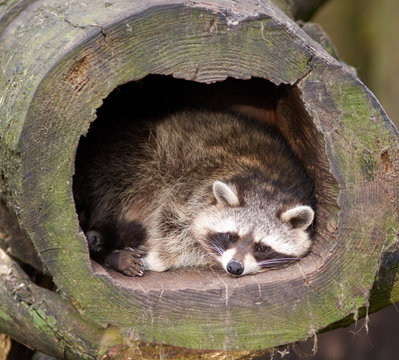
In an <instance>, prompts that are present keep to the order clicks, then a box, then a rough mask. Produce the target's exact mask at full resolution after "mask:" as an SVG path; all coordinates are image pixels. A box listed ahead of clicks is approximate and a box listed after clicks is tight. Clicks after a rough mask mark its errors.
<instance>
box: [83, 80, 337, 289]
mask: <svg viewBox="0 0 399 360" xmlns="http://www.w3.org/2000/svg"><path fill="white" fill-rule="evenodd" d="M300 96H301V94H300V91H299V90H298V89H297V88H296V87H295V86H291V85H284V84H281V85H279V86H276V85H274V84H273V83H271V82H269V81H267V80H265V79H259V78H253V79H251V80H239V79H234V78H228V79H226V80H225V81H222V82H217V83H213V84H203V83H198V82H194V81H188V80H183V79H175V78H173V77H170V76H162V75H148V76H147V77H145V78H143V79H141V80H138V81H134V82H130V83H127V84H124V85H121V86H119V87H117V88H116V89H115V90H114V91H112V92H111V94H110V95H109V96H108V97H107V98H105V99H104V102H103V104H102V106H101V107H100V108H98V109H97V117H96V119H95V120H94V121H93V122H92V123H91V126H90V129H89V131H88V133H87V134H86V135H84V139H81V141H80V142H79V146H78V149H77V154H76V158H77V159H80V163H84V159H85V151H96V150H98V148H99V147H101V141H99V140H97V138H98V137H99V138H100V139H104V134H111V133H113V131H115V129H123V128H124V127H126V126H128V125H130V124H131V123H132V122H137V121H138V120H140V121H141V120H143V119H145V118H154V117H162V116H165V115H166V114H168V113H173V112H176V111H179V110H183V109H207V110H210V111H231V110H233V111H236V112H238V113H242V114H244V115H246V116H250V117H253V118H255V119H257V120H258V121H260V122H263V123H266V124H268V125H270V126H272V127H274V128H276V129H278V130H279V131H280V132H281V133H282V134H283V136H284V137H285V139H286V140H287V142H288V143H289V145H290V146H291V148H292V149H293V150H294V152H295V153H296V155H297V156H298V158H299V159H300V160H301V161H302V162H303V164H304V165H305V167H306V169H307V172H308V175H309V176H310V178H311V180H312V181H313V182H314V184H315V196H316V199H317V204H316V221H315V222H314V224H313V226H312V238H313V241H314V244H313V249H312V251H311V254H310V255H309V259H307V260H305V259H303V260H302V261H301V262H300V263H298V264H297V265H294V266H292V267H290V268H288V269H280V270H278V271H273V274H270V273H269V274H264V275H256V276H258V277H259V278H260V276H262V279H261V280H260V279H259V280H260V281H262V282H264V281H266V282H269V281H286V280H287V279H296V280H298V281H301V280H303V278H306V273H307V272H308V271H309V269H311V270H313V269H314V264H315V263H319V262H320V259H324V258H325V257H326V256H327V255H328V254H329V253H332V252H333V251H332V248H333V247H334V246H335V245H336V239H334V237H333V236H332V234H333V233H334V232H335V228H336V219H337V216H338V205H337V202H336V198H337V195H338V194H337V192H336V189H337V183H336V181H335V179H334V178H333V176H332V175H331V173H330V172H329V163H328V160H327V158H326V155H325V154H324V153H323V152H321V151H320V149H323V145H322V144H323V138H322V136H321V134H320V133H319V132H318V131H317V129H316V127H315V125H314V123H313V122H312V119H310V117H309V115H308V114H307V113H306V110H305V108H304V105H303V103H302V101H301V97H300ZM137 126H139V125H137ZM137 130H139V129H137ZM96 136H97V137H96ZM106 136H107V135H105V138H106ZM82 140H85V141H84V144H82ZM83 145H84V146H83ZM77 161H78V160H77ZM93 171H95V169H93ZM331 209H335V210H336V211H335V213H334V212H332V210H331ZM77 212H78V216H79V211H77ZM319 212H320V214H322V216H318V215H317V214H318V213H319ZM305 264H306V265H305ZM92 267H93V269H94V273H97V274H104V272H106V273H107V274H108V275H109V276H111V277H112V278H113V279H115V281H116V283H117V284H120V285H122V286H123V287H124V288H125V289H127V290H129V289H131V290H134V289H138V288H142V287H143V286H144V287H146V288H148V289H149V290H150V289H151V290H157V289H158V288H159V282H158V281H159V279H157V278H156V277H161V279H162V283H163V286H167V287H168V288H169V289H171V290H173V289H180V288H186V287H187V286H188V284H189V283H190V282H191V276H193V278H194V279H196V281H198V282H199V283H206V277H207V276H211V277H212V273H215V271H216V272H218V275H217V276H222V277H227V278H229V277H228V276H226V274H224V272H223V271H222V272H219V271H218V270H215V269H211V270H206V269H184V270H183V269H181V270H169V271H168V272H167V273H166V274H162V275H161V274H159V273H154V272H153V273H151V272H148V271H147V272H146V273H145V276H144V278H143V279H139V278H129V277H126V276H123V275H121V274H119V273H117V272H115V271H113V270H110V269H107V268H103V267H99V264H97V263H95V262H94V261H93V260H92ZM298 267H300V268H301V270H300V271H299V270H298ZM306 267H308V269H307V268H306ZM175 272H178V273H179V275H175V274H174V273H175ZM201 273H202V275H200V274H201ZM192 274H194V275H192ZM201 276H203V277H204V279H200V277H201ZM251 276H253V275H251ZM154 277H155V278H154ZM230 280H231V279H230ZM230 280H227V281H230ZM179 281H182V284H179ZM250 282H251V280H249V279H245V278H244V279H243V280H240V283H239V285H237V284H236V283H235V282H233V286H238V287H240V286H245V284H247V283H250ZM191 286H192V287H193V288H198V285H197V284H196V283H195V282H191Z"/></svg>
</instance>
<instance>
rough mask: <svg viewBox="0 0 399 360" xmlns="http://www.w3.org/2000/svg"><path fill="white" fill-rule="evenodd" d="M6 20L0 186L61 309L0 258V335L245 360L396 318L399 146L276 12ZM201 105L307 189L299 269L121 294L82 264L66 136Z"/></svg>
mask: <svg viewBox="0 0 399 360" xmlns="http://www.w3.org/2000/svg"><path fill="white" fill-rule="evenodd" d="M2 6H3V7H4V8H3V9H2V8H1V7H0V16H1V18H0V31H1V33H0V68H1V69H2V71H1V73H0V134H1V137H0V150H1V158H0V171H1V187H2V189H3V193H4V195H5V197H6V202H7V206H8V207H9V208H10V209H11V211H12V213H13V214H14V215H15V216H16V218H17V220H18V224H19V226H20V228H21V229H22V231H23V232H24V234H26V236H27V239H28V243H30V242H31V243H32V244H33V247H34V252H36V255H38V258H39V259H40V262H41V263H42V264H43V266H44V267H45V269H46V271H47V272H48V273H49V274H51V276H52V278H53V281H54V283H55V285H56V287H57V289H58V292H52V291H49V290H46V289H42V288H40V287H37V286H36V285H34V284H32V283H31V281H30V280H29V278H27V277H26V276H25V275H24V274H23V273H22V271H21V270H20V269H19V268H18V267H17V266H16V265H15V263H14V262H13V261H12V260H11V259H10V258H9V257H8V255H7V254H6V253H5V252H4V251H2V252H1V253H0V270H1V271H0V277H1V278H2V279H5V281H4V282H3V281H2V282H1V285H0V299H1V300H2V301H1V305H0V318H1V319H2V322H0V332H4V333H7V334H10V335H11V336H13V337H15V338H16V339H18V340H19V341H21V342H23V343H25V344H27V345H28V346H30V347H36V348H38V349H39V350H41V351H44V352H47V353H49V354H51V355H53V356H57V357H60V358H61V357H65V358H81V357H82V356H86V357H89V358H95V357H100V356H101V355H102V354H108V355H109V356H111V357H112V356H116V354H118V353H119V354H120V351H122V350H121V349H122V348H123V347H129V344H130V345H131V348H137V347H138V345H137V344H141V343H152V344H166V345H170V346H177V347H181V348H191V349H198V350H204V349H208V350H209V349H211V350H225V351H232V350H236V351H244V350H248V351H256V350H260V349H268V348H271V347H274V346H278V345H282V344H287V343H291V342H294V341H298V340H300V339H304V338H306V337H309V336H314V335H316V334H317V332H318V331H319V330H321V329H323V328H325V327H327V326H329V325H330V324H337V323H339V321H340V320H342V319H348V316H352V317H353V318H357V316H358V314H359V309H362V308H364V307H366V308H367V307H369V306H372V308H375V309H377V308H378V307H381V306H385V305H386V304H387V303H389V302H390V301H399V294H398V291H397V290H396V289H397V281H396V277H395V274H396V273H397V271H398V263H399V262H398V254H397V253H398V250H397V249H398V243H399V241H398V240H399V235H398V234H399V228H398V227H399V225H398V224H399V221H398V220H399V219H398V218H399V211H398V210H399V196H398V175H399V147H398V144H399V135H398V131H397V129H396V128H395V127H394V125H393V124H392V123H391V121H390V120H389V119H388V118H387V116H386V114H385V112H384V111H383V109H382V108H381V106H380V104H379V103H378V101H377V100H376V99H375V97H374V96H373V94H371V92H370V91H369V90H368V89H367V88H366V87H365V86H364V84H362V83H361V81H360V80H359V79H357V77H356V76H355V75H354V73H353V71H352V70H351V69H350V68H348V67H347V66H346V65H345V64H343V63H342V62H340V61H339V60H337V59H336V58H334V57H332V56H331V55H330V54H329V53H328V52H327V51H326V50H325V49H324V48H323V47H322V46H321V45H319V44H318V43H317V42H315V41H314V40H313V39H312V38H311V37H310V36H308V35H307V33H306V32H305V31H304V30H303V29H302V28H301V26H299V25H298V24H296V23H295V22H294V20H292V19H291V18H289V17H288V16H287V15H286V14H285V13H284V12H283V11H282V10H280V8H279V7H277V6H276V5H275V4H274V3H272V2H271V1H266V0H264V1H262V2H255V1H252V0H247V1H244V0H241V1H235V2H231V1H227V0H215V1H213V2H206V1H183V0H173V1H172V0H146V1H140V2H131V1H128V0H120V1H117V2H103V1H98V0H91V1H88V2H85V3H83V2H81V1H75V0H71V1H69V2H67V3H65V2H62V1H59V0H52V1H49V0H47V1H44V0H36V1H33V2H29V1H19V2H18V1H17V2H12V3H11V2H10V3H8V4H7V2H6V4H5V5H2ZM115 89H116V90H115ZM118 94H119V95H118ZM121 94H122V95H121ZM153 94H154V98H151V96H152V95H153ZM118 96H119V97H121V96H122V97H123V96H124V97H125V98H127V100H126V101H125V102H123V101H121V100H120V99H119V100H118ZM115 99H116V100H115ZM146 99H147V100H146ZM148 99H150V100H148ZM154 99H155V100H154ZM145 101H149V102H145ZM162 101H163V103H162ZM197 101H198V103H199V104H200V105H206V104H210V105H212V106H216V105H217V104H218V103H222V104H223V105H224V106H227V107H231V108H233V109H235V110H237V111H241V112H246V113H248V112H249V113H251V114H253V116H254V117H256V118H257V119H259V121H264V122H267V123H269V124H271V125H273V126H275V127H276V128H278V129H279V130H280V131H281V132H282V134H283V135H284V136H285V137H286V139H287V141H288V142H289V144H290V145H291V147H292V148H293V150H294V151H295V152H296V153H297V155H298V157H299V159H300V160H301V161H302V162H303V164H304V166H305V167H306V169H307V172H308V174H309V176H310V177H311V179H312V180H313V182H314V184H315V193H316V199H317V214H316V223H315V227H314V245H313V248H312V251H311V253H310V255H309V256H307V257H306V258H304V259H303V260H301V261H300V262H299V263H298V264H296V265H294V266H291V267H289V268H285V269H281V270H276V271H269V272H264V273H260V274H257V275H253V276H244V277H242V278H232V277H229V276H228V275H227V274H224V273H223V272H220V271H218V270H198V269H191V270H188V269H186V270H175V271H168V272H164V273H147V274H146V275H145V276H144V277H143V278H127V277H125V276H123V275H121V274H117V273H114V272H112V271H111V270H109V269H105V268H103V267H102V266H100V265H99V264H97V263H95V262H94V261H91V260H90V257H89V251H88V247H87V241H86V239H85V237H84V234H83V233H82V231H81V230H80V229H79V222H78V217H77V214H76V211H75V205H74V199H73V194H72V177H73V174H74V161H75V154H76V151H77V148H78V144H79V139H80V137H81V136H82V135H85V134H86V133H87V131H88V129H89V126H90V124H91V123H92V122H95V121H98V119H97V120H96V118H97V117H100V114H101V113H107V114H108V115H107V116H109V114H111V118H112V114H118V111H120V109H118V108H117V107H118V106H121V108H123V113H124V114H125V113H129V112H130V113H131V114H134V113H135V111H136V110H137V109H138V110H139V111H143V110H145V108H144V109H143V107H142V105H141V104H144V105H146V106H147V105H149V106H151V104H152V107H157V104H158V105H159V106H161V105H160V104H161V103H162V104H163V105H165V104H169V103H170V102H174V103H175V105H176V104H177V105H178V104H179V103H180V102H184V103H186V104H189V105H192V104H194V103H196V102H197ZM177 105H176V106H177ZM140 106H141V107H140ZM107 107H108V108H107ZM104 109H105V110H104ZM107 109H108V110H107ZM104 116H105V115H104ZM107 116H105V117H107ZM107 121H111V120H110V118H107ZM14 215H13V216H14ZM14 238H18V237H17V236H16V237H14ZM5 243H6V242H5V241H0V245H1V244H3V245H4V244H5ZM27 246H28V245H27ZM2 247H3V248H4V246H2ZM14 248H16V247H14ZM28 251H29V250H28ZM36 255H35V256H36ZM32 256H33V255H32ZM17 257H18V258H19V259H20V260H21V259H22V260H23V256H17ZM31 263H33V261H31ZM34 263H35V264H37V261H36V260H34ZM38 267H39V265H38ZM10 269H11V270H10ZM13 276H15V278H13ZM376 281H377V282H376ZM7 284H8V285H7ZM21 284H24V285H23V286H22V285H21ZM376 284H378V286H377V287H376ZM19 285H20V286H19ZM373 285H374V287H373ZM28 287H29V290H28V291H27V292H26V290H25V289H27V288H28ZM376 289H377V290H376ZM21 294H22V295H21ZM35 294H36V295H35ZM371 295H372V296H373V297H370V296H371ZM35 296H36V298H37V299H43V301H35V300H34V298H35ZM32 297H33V299H32ZM59 310H60V311H59ZM16 319H19V320H18V321H16ZM38 321H39V323H38ZM24 324H25V325H24ZM20 327H22V328H24V329H25V332H24V334H30V335H29V336H28V335H26V336H25V337H24V338H21V336H19V335H18V329H20ZM71 327H72V328H73V329H76V330H75V331H71ZM110 334H111V335H110ZM41 335H43V337H41ZM44 335H45V336H44ZM104 339H105V340H104ZM156 346H158V345H156ZM159 346H160V345H159ZM159 346H158V347H157V350H154V351H158V354H159V351H160V350H159ZM140 351H141V350H140ZM148 351H149V350H148ZM181 351H182V353H180V355H179V356H182V355H181V354H186V353H184V352H183V350H181ZM207 353H209V352H207ZM154 354H155V352H154ZM246 354H249V353H246ZM187 356H189V355H187Z"/></svg>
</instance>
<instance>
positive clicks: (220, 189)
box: [212, 180, 240, 206]
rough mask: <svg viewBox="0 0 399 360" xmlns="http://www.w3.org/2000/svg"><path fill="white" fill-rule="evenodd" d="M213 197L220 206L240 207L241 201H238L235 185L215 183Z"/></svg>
mask: <svg viewBox="0 0 399 360" xmlns="http://www.w3.org/2000/svg"><path fill="white" fill-rule="evenodd" d="M212 188H213V195H214V196H215V199H216V201H217V202H218V203H219V204H223V205H230V206H238V205H240V201H239V200H238V196H237V190H236V188H235V186H234V185H227V184H226V183H224V182H222V181H218V180H217V181H215V182H214V183H213V187H212Z"/></svg>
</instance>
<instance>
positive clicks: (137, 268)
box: [104, 247, 144, 276]
mask: <svg viewBox="0 0 399 360" xmlns="http://www.w3.org/2000/svg"><path fill="white" fill-rule="evenodd" d="M141 256H142V252H141V251H140V250H139V249H133V248H129V247H128V248H124V249H123V250H114V251H112V252H111V253H110V254H109V255H107V257H106V258H105V261H104V263H105V265H106V266H108V267H110V268H111V269H114V270H116V271H118V272H120V273H122V274H123V275H126V276H143V274H144V270H143V264H142V262H141V261H140V260H139V258H140V257H141Z"/></svg>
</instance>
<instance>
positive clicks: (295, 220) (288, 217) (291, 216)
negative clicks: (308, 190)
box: [280, 205, 314, 230]
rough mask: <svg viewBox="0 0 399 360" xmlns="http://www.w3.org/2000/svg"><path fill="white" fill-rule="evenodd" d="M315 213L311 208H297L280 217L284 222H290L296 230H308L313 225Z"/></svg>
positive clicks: (285, 212)
mask: <svg viewBox="0 0 399 360" xmlns="http://www.w3.org/2000/svg"><path fill="white" fill-rule="evenodd" d="M313 218H314V211H313V209H312V208H311V207H310V206H305V205H304V206H297V207H294V208H292V209H289V210H287V211H284V212H283V213H282V214H281V215H280V219H281V221H283V222H289V223H291V225H292V226H293V227H294V228H295V229H301V230H306V229H307V228H308V227H309V225H310V224H311V223H312V221H313Z"/></svg>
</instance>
